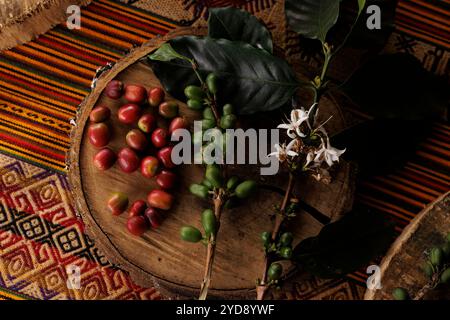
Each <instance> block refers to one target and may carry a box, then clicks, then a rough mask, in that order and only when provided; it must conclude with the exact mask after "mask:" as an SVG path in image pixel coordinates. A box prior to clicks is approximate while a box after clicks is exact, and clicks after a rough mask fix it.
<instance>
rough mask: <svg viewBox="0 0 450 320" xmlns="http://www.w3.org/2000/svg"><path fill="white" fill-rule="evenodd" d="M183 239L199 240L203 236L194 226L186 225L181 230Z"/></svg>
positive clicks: (188, 240)
mask: <svg viewBox="0 0 450 320" xmlns="http://www.w3.org/2000/svg"><path fill="white" fill-rule="evenodd" d="M180 236H181V239H183V240H184V241H187V242H194V243H195V242H199V241H200V240H202V238H203V236H202V233H201V232H200V230H198V229H197V228H195V227H193V226H184V227H182V228H181V230H180Z"/></svg>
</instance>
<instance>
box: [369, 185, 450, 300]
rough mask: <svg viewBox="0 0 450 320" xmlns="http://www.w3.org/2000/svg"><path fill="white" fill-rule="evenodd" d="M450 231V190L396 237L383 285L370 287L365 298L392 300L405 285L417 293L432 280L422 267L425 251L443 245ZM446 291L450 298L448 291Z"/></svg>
mask: <svg viewBox="0 0 450 320" xmlns="http://www.w3.org/2000/svg"><path fill="white" fill-rule="evenodd" d="M449 232H450V192H447V193H446V194H444V195H442V196H441V197H439V198H438V199H437V200H436V201H434V202H433V203H432V204H430V205H429V206H428V207H427V208H425V209H424V210H423V211H422V212H421V213H420V214H418V215H417V217H416V218H414V219H413V220H412V221H411V223H410V224H409V225H408V226H407V227H406V228H405V230H403V232H402V234H401V235H400V236H399V237H398V238H397V239H396V241H395V242H394V244H393V245H392V246H391V248H390V249H389V251H388V253H387V254H386V255H385V257H384V258H383V261H382V262H381V265H380V269H381V270H380V271H381V285H382V288H381V289H380V290H369V289H368V290H367V291H366V294H365V296H364V299H366V300H392V291H393V289H394V288H397V287H402V288H405V289H406V290H407V291H408V293H409V294H410V296H411V297H414V296H416V293H417V292H418V291H419V290H420V289H421V288H422V287H423V286H424V285H425V284H426V283H427V281H428V280H427V277H426V276H425V274H424V272H423V271H422V269H421V267H422V265H423V264H424V263H425V261H426V255H425V252H426V251H427V250H429V249H430V248H432V247H435V246H442V245H443V244H444V243H445V237H446V235H447V234H448V233H449ZM434 294H438V295H439V294H442V292H437V291H435V292H434ZM434 294H433V293H431V292H430V294H428V295H426V296H424V298H425V299H433V295H434ZM445 294H446V299H448V298H449V292H448V290H447V292H446V293H445ZM441 298H442V297H441Z"/></svg>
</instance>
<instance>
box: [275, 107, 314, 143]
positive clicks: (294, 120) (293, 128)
mask: <svg viewBox="0 0 450 320" xmlns="http://www.w3.org/2000/svg"><path fill="white" fill-rule="evenodd" d="M305 121H308V111H306V110H305V109H303V108H301V109H294V110H292V111H291V119H290V120H289V121H288V123H283V124H280V125H278V127H277V128H278V129H286V130H287V135H288V136H289V138H292V139H294V138H296V137H297V136H298V137H301V138H304V137H306V135H305V134H304V133H303V132H302V131H301V129H300V126H301V125H302V124H303V123H304V122H305Z"/></svg>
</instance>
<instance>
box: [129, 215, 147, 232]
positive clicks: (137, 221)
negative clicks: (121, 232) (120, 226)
mask: <svg viewBox="0 0 450 320" xmlns="http://www.w3.org/2000/svg"><path fill="white" fill-rule="evenodd" d="M148 228H149V225H148V221H147V219H146V218H145V217H144V216H135V217H131V218H129V219H128V221H127V229H128V231H129V232H130V233H131V234H133V235H135V236H138V237H139V236H142V234H143V233H144V232H145V231H147V230H148Z"/></svg>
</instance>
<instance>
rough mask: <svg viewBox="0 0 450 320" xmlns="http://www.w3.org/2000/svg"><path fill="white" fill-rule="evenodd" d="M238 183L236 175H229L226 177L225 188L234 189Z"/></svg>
mask: <svg viewBox="0 0 450 320" xmlns="http://www.w3.org/2000/svg"><path fill="white" fill-rule="evenodd" d="M238 183H239V178H238V177H236V176H232V177H230V179H228V181H227V190H229V191H231V190H234V189H235V188H236V187H237V185H238Z"/></svg>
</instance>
